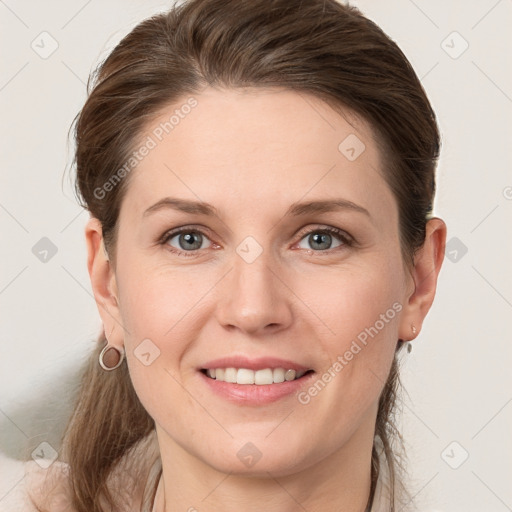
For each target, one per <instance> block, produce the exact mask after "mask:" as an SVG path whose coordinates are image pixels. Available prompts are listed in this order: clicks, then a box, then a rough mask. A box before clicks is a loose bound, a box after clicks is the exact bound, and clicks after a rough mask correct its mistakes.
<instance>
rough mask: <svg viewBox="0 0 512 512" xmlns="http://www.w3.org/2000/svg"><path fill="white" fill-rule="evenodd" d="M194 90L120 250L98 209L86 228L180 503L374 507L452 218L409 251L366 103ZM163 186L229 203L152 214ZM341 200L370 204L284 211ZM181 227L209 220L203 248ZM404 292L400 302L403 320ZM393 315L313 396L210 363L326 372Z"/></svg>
mask: <svg viewBox="0 0 512 512" xmlns="http://www.w3.org/2000/svg"><path fill="white" fill-rule="evenodd" d="M194 97H195V98H196V99H197V102H198V104H197V106H196V107H195V108H194V109H193V110H192V111H191V113H190V114H189V115H187V116H186V117H185V118H184V119H182V120H180V123H179V124H178V125H177V126H176V127H175V128H174V129H173V130H172V132H171V133H169V134H168V135H167V136H166V137H164V138H163V140H162V141H160V142H159V143H158V144H157V146H156V147H155V148H154V149H152V150H151V151H150V152H149V154H148V155H147V156H146V157H145V158H144V159H143V160H142V161H141V162H140V163H139V164H138V166H137V168H136V169H135V170H134V171H132V174H131V176H130V178H129V186H128V188H127V191H126V195H125V197H124V198H123V202H122V205H121V210H120V216H119V221H118V222H119V230H118V236H117V241H116V252H115V261H114V260H110V261H109V260H107V259H106V257H105V254H104V252H103V249H102V243H101V242H102V231H101V225H100V223H99V222H98V221H97V220H96V219H91V220H90V221H89V223H88V225H87V227H86V239H87V245H88V254H89V259H88V268H89V273H90V276H91V283H92V287H93V291H94V295H95V299H96V301H97V303H98V309H99V312H100V315H101V317H102V320H103V323H104V326H105V331H106V332H107V334H108V333H110V332H111V331H112V334H110V335H109V343H110V344H111V345H114V346H117V347H124V348H125V350H126V357H127V363H128V367H129V370H130V375H131V378H132V381H133V385H134V387H135V390H136V392H137V394H138V396H139V398H140V400H141V402H142V404H143V405H144V407H145V408H146V410H147V411H148V413H149V414H150V415H151V416H152V417H153V419H154V420H155V422H156V429H157V437H158V442H159V447H160V452H161V457H162V464H163V479H164V491H165V493H164V494H165V502H166V504H167V511H168V512H170V511H171V510H172V511H174V510H184V511H185V510H189V508H190V507H196V508H197V510H201V511H203V510H208V511H210V510H211V511H213V510H223V511H226V512H230V511H235V510H236V511H238V510H242V509H243V510H246V511H253V510H254V511H259V510H262V509H264V510H266V511H268V512H272V511H279V512H287V511H290V512H292V511H296V510H297V509H298V505H297V502H298V503H301V504H302V506H303V507H304V508H305V509H306V510H308V511H320V510H322V511H324V512H326V511H334V510H336V511H338V510H343V511H346V512H352V511H353V512H360V511H363V510H364V508H365V505H366V502H367V499H368V495H369V491H370V463H371V450H372V443H373V435H374V428H375V420H376V414H377V406H378V400H379V396H380V393H381V391H382V388H383V386H384V383H385V381H386V378H387V375H388V373H389V370H390V367H391V363H392V360H393V356H394V351H395V348H396V343H397V340H398V339H403V340H412V339H414V338H415V337H416V336H417V335H418V334H419V332H420V331H421V326H422V323H423V320H424V318H425V316H426V314H427V312H428V311H429V309H430V307H431V304H432V301H433V299H434V295H435V290H436V282H437V277H438V274H439V271H440V268H441V263H442V260H443V255H444V244H445V239H446V226H445V224H444V222H443V221H442V220H440V219H438V218H433V219H431V220H429V221H428V223H427V233H426V239H425V243H424V245H423V247H422V248H421V249H420V250H419V251H418V252H417V254H416V256H415V261H414V266H413V267H408V266H407V265H406V264H405V262H404V260H403V258H402V253H401V247H400V243H399V226H398V206H397V203H396V200H395V198H394V196H393V194H392V192H391V190H390V188H389V186H388V184H387V182H386V181H385V179H384V178H383V174H382V171H381V169H382V167H383V163H382V161H381V158H380V154H379V152H378V149H377V145H376V143H375V140H374V138H373V134H372V131H371V128H370V126H369V125H368V124H367V123H365V122H364V121H363V120H361V119H358V118H357V117H356V116H354V115H349V113H348V112H345V114H346V115H345V116H341V115H340V114H339V113H337V112H335V111H334V110H333V109H331V107H329V106H328V105H327V104H326V103H324V102H322V101H321V100H319V99H317V98H314V97H311V96H306V95H304V94H298V93H297V92H292V91H286V90H278V89H258V90H257V89H249V90H217V89H211V88H207V89H205V90H204V91H202V92H201V94H198V95H195V96H194ZM185 101H186V98H184V100H183V102H182V103H184V102H185ZM182 103H180V102H177V104H173V105H170V106H169V107H168V109H164V110H163V111H162V113H161V116H160V117H158V118H157V119H156V120H155V121H154V122H152V123H151V124H150V125H148V131H147V132H145V133H144V134H142V138H143V139H144V138H145V137H146V136H147V135H148V134H151V130H152V129H153V128H154V127H155V126H157V125H158V123H159V122H161V121H162V120H166V119H168V118H169V112H170V113H172V111H173V110H174V109H175V108H177V106H178V107H179V105H180V104H182ZM348 121H350V123H349V122H348ZM350 134H355V135H356V136H357V137H358V138H359V139H360V140H361V141H363V143H364V144H365V150H364V151H363V152H362V153H361V154H360V155H359V157H358V158H356V159H355V160H354V161H350V160H349V159H347V158H346V156H345V155H344V154H342V152H340V150H339V149H338V146H339V144H340V142H342V141H343V140H344V139H345V138H346V137H347V136H348V135H350ZM165 197H173V198H179V199H183V200H189V201H198V202H207V203H209V204H211V205H213V206H214V207H215V208H216V209H217V215H211V216H207V215H200V214H198V213H185V212H181V211H177V210H175V209H172V208H170V207H163V208H159V209H157V210H155V211H152V212H150V213H148V214H146V215H144V212H145V211H146V210H147V209H148V208H150V207H151V206H152V205H154V204H155V203H157V202H158V201H160V200H162V199H163V198H165ZM106 199H108V196H107V198H106ZM332 199H343V200H344V201H346V202H350V203H352V204H355V205H357V206H358V207H359V208H353V207H343V208H341V209H339V210H337V211H331V212H323V213H322V212H316V213H315V212H309V213H307V214H303V215H295V216H294V215H286V212H287V210H288V209H289V208H290V206H291V205H292V204H295V203H303V202H311V201H325V200H332ZM363 209H364V210H366V212H365V211H363ZM178 227H189V231H188V233H190V234H193V233H196V240H197V245H196V246H195V247H199V249H196V250H195V251H194V250H191V249H187V245H186V241H185V242H184V241H183V237H181V238H180V236H179V235H171V237H170V238H169V239H168V240H167V241H166V242H165V241H164V243H159V242H158V241H159V240H160V239H161V238H162V236H163V235H164V233H166V232H168V231H170V230H171V229H174V228H178ZM326 227H334V228H338V229H339V230H341V231H342V233H343V237H344V238H338V237H337V235H335V234H331V236H329V235H327V236H326V237H325V238H324V240H325V242H323V243H322V242H321V240H320V241H319V242H316V243H315V240H316V239H315V238H314V237H313V236H309V235H310V234H311V235H314V234H315V233H320V234H321V233H322V228H326ZM198 230H200V233H198ZM201 232H202V233H203V234H201ZM310 232H311V233H310ZM248 236H250V237H253V238H254V239H255V240H256V241H257V243H258V244H259V246H261V248H262V249H263V252H262V253H261V254H260V255H259V256H258V257H257V258H256V259H255V260H254V261H253V262H251V263H248V262H247V261H246V260H244V258H242V257H241V256H240V254H239V253H237V251H236V249H237V247H238V246H239V245H240V244H241V242H242V241H244V239H246V237H248ZM347 237H348V238H347ZM317 238H318V237H317ZM347 240H352V241H353V243H352V244H351V243H349V242H347ZM180 242H181V244H180ZM173 249H174V250H178V251H179V250H181V251H182V252H186V251H188V253H189V254H192V253H194V255H193V256H192V257H187V256H185V255H183V254H182V255H180V254H176V253H174V252H172V250H173ZM393 304H395V305H396V304H399V306H400V307H399V309H400V311H395V313H396V314H394V315H393V318H391V319H389V317H390V316H391V314H390V313H388V314H387V316H386V312H387V311H388V310H390V309H393ZM383 314H384V315H385V316H386V318H387V319H388V321H387V322H386V323H385V326H384V327H383V328H381V329H379V330H378V334H376V335H374V336H373V337H371V338H368V343H367V345H365V346H363V348H362V350H361V351H360V352H359V353H357V354H356V355H355V356H354V357H353V359H352V360H351V361H349V362H348V364H346V365H344V367H343V369H342V370H341V371H339V372H338V373H336V376H335V377H334V378H332V380H331V381H330V382H329V383H328V384H327V385H326V386H325V387H324V388H323V389H322V390H321V391H320V392H318V394H317V395H316V396H312V397H311V400H310V401H309V402H308V403H307V404H301V403H300V402H299V401H298V399H297V396H296V395H295V394H292V395H290V396H287V397H284V398H282V399H280V400H277V401H275V402H272V403H269V404H265V405H263V406H253V405H243V404H239V403H233V402H231V401H228V400H226V399H225V398H223V397H220V396H218V395H216V394H213V393H212V392H211V391H210V389H209V387H208V386H206V385H205V384H204V376H203V375H202V374H200V372H198V367H200V366H201V365H203V364H204V363H205V362H207V361H209V360H212V359H215V358H219V357H224V356H230V355H233V354H241V355H245V356H247V357H249V358H255V357H261V356H273V357H279V358H283V359H288V360H292V361H296V362H297V363H299V364H302V365H305V366H307V367H308V368H311V369H313V370H314V371H315V373H316V375H315V379H314V380H316V379H318V378H321V377H322V375H323V374H324V373H325V372H326V371H328V369H329V368H330V367H332V366H333V363H334V362H335V361H337V360H338V356H340V355H341V356H342V355H343V354H345V352H346V351H347V350H349V349H350V346H351V343H352V342H353V340H355V339H357V336H358V334H360V333H361V332H363V331H364V330H365V328H369V327H370V326H374V325H376V321H377V320H379V319H380V318H382V317H381V316H380V315H383ZM378 325H379V326H380V324H378ZM413 325H414V326H415V329H416V332H415V333H413V331H412V326H413ZM146 339H149V340H151V343H152V344H153V345H151V346H156V347H158V349H159V350H160V356H159V357H158V358H156V359H155V360H154V361H153V362H152V363H151V364H150V365H148V366H146V365H144V364H142V363H141V361H140V360H139V359H138V358H137V357H136V349H137V347H138V346H139V344H140V343H141V342H142V341H143V340H146ZM146 343H147V342H146ZM134 351H135V352H134ZM307 389H308V388H306V391H307ZM249 442H250V443H252V444H253V445H254V446H256V447H257V449H258V451H259V452H260V453H261V458H260V459H259V460H258V461H257V462H256V463H255V464H254V465H252V466H251V467H248V466H247V465H245V464H244V463H243V462H242V461H241V460H240V459H239V457H238V456H237V453H238V452H239V450H240V449H241V448H242V447H243V446H244V445H246V443H249ZM227 475H229V476H227ZM299 508H300V507H299ZM162 511H163V508H162V509H161V510H159V512H162Z"/></svg>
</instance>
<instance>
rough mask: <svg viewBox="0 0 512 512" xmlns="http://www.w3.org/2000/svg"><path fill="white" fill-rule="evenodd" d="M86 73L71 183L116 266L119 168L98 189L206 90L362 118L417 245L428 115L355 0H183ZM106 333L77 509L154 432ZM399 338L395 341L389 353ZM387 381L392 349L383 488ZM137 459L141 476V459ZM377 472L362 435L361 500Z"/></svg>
mask: <svg viewBox="0 0 512 512" xmlns="http://www.w3.org/2000/svg"><path fill="white" fill-rule="evenodd" d="M94 78H95V80H94V87H93V88H92V90H90V91H89V97H88V99H87V101H86V103H85V105H84V107H83V109H82V110H81V112H80V113H79V115H78V116H77V118H76V120H75V123H76V124H75V139H76V154H75V163H76V169H77V193H78V196H79V198H80V201H81V204H82V205H83V206H84V207H85V208H87V209H88V210H89V211H90V213H91V215H92V216H94V217H96V218H98V219H99V220H100V221H101V224H102V227H103V235H104V238H105V245H106V248H107V250H108V252H109V255H110V259H111V261H112V263H113V264H114V265H115V242H116V228H117V221H118V215H119V210H120V205H121V201H122V198H123V195H124V191H125V190H126V187H127V186H128V185H129V183H130V175H129V174H128V175H126V177H124V178H123V179H122V180H121V182H120V183H119V184H117V186H114V187H111V190H110V189H109V190H108V193H107V194H106V195H105V194H103V193H102V194H98V190H103V191H104V189H102V187H103V185H104V184H105V183H107V182H108V181H109V179H111V178H112V176H114V175H115V174H116V172H118V171H119V169H120V168H122V167H123V165H124V163H125V162H126V161H127V160H128V159H129V157H130V153H131V152H133V150H134V148H135V147H136V144H137V143H138V142H139V140H140V138H141V137H143V135H144V130H145V129H146V127H147V126H148V123H149V122H150V121H151V120H153V119H154V118H156V116H157V115H158V114H159V113H161V111H162V109H163V108H164V107H166V106H168V105H170V104H172V103H173V102H176V101H178V100H180V99H181V98H183V97H186V95H193V94H198V93H199V92H200V91H201V90H202V89H203V88H204V87H205V86H214V87H226V88H241V87H244V88H245V87H279V88H285V89H289V90H294V91H297V92H299V93H304V94H310V95H313V96H316V97H318V98H320V99H322V100H324V101H326V102H328V103H329V104H330V105H331V106H332V107H333V108H336V109H339V111H340V112H341V113H342V112H353V113H355V114H357V115H359V116H360V117H362V118H363V119H364V120H366V121H367V122H368V123H369V124H370V126H371V128H372V129H373V132H374V134H375V136H376V142H377V143H378V145H379V148H380V150H381V155H382V161H383V167H384V169H383V175H384V177H385V179H386V180H387V182H388V184H389V186H390V188H391V190H392V191H393V193H394V196H395V198H396V200H397V204H398V209H399V222H400V240H401V249H402V254H403V256H404V262H405V264H407V265H410V264H411V262H412V261H413V258H414V253H415V252H416V250H417V249H418V248H420V247H421V246H422V244H423V242H424V239H425V227H426V222H427V220H428V218H429V216H430V215H431V213H432V202H433V197H434V191H435V168H436V164H437V159H438V155H439V150H440V137H439V132H438V128H437V123H436V118H435V114H434V112H433V110H432V108H431V106H430V103H429V101H428V99H427V96H426V94H425V92H424V90H423V88H422V86H421V83H420V81H419V79H418V78H417V76H416V74H415V72H414V70H413V69H412V67H411V65H410V63H409V62H408V60H407V58H406V57H405V55H404V54H403V53H402V51H401V50H400V49H399V48H398V46H397V45H396V44H395V43H394V42H393V41H392V40H391V39H390V38H389V37H388V36H387V35H386V34H385V33H384V32H383V31H382V30H381V29H380V28H379V27H378V26H377V25H376V24H375V23H373V22H372V21H370V20H369V19H367V18H365V17H364V16H363V15H362V14H361V13H360V12H359V10H358V9H356V8H355V7H350V6H345V5H343V4H341V3H338V2H336V1H335V0H308V2H303V1H300V0H189V1H187V2H185V3H183V4H180V5H179V6H175V7H173V8H172V9H171V10H170V11H169V12H167V13H163V14H158V15H156V16H153V17H151V18H149V19H147V20H145V21H143V22H142V23H140V24H139V25H138V26H136V27H135V28H134V29H133V30H132V31H131V32H130V33H129V34H128V35H127V36H126V37H125V38H124V39H123V40H122V41H121V42H120V43H119V44H118V45H117V47H116V48H115V49H114V50H113V51H112V52H111V53H110V55H109V56H108V57H107V59H106V60H105V61H104V63H103V64H102V65H100V66H99V67H98V69H97V70H96V73H95V75H94ZM104 343H105V337H104V336H101V337H100V339H99V340H98V346H97V348H96V350H95V351H94V352H93V353H92V354H91V358H90V361H89V363H88V365H87V368H86V370H85V372H84V374H83V377H82V382H81V387H80V391H79V394H78V397H77V401H76V405H75V410H74V413H73V415H72V417H71V418H70V420H69V423H68V425H67V428H66V431H65V434H64V438H63V445H62V449H63V452H62V457H63V460H65V461H66V462H68V463H69V466H70V481H71V484H72V501H73V506H74V507H75V509H76V511H77V512H106V511H107V510H108V511H111V510H121V508H120V505H119V504H118V501H117V498H116V497H115V496H114V495H113V492H111V491H112V489H109V488H108V486H107V481H108V478H109V476H111V475H112V474H113V473H114V470H115V468H116V467H117V465H118V464H119V461H120V460H121V459H122V458H123V457H124V456H125V455H126V454H127V453H128V452H129V450H130V449H132V448H133V447H134V446H136V444H137V443H138V442H139V441H141V440H143V439H145V438H147V436H148V435H149V434H150V433H151V432H152V431H153V430H154V423H153V420H152V418H150V416H149V415H148V414H147V412H146V411H145V409H144V408H143V406H142V405H141V403H140V402H139V400H138V398H137V395H136V393H135V391H134V389H133V387H132V383H131V381H130V376H129V373H128V370H127V366H126V361H125V362H123V364H122V366H121V367H120V368H118V369H117V370H115V371H113V372H105V371H104V370H103V369H102V368H101V367H100V366H99V364H98V361H97V358H98V354H99V352H100V350H101V348H102V347H103V345H104ZM401 347H402V341H401V340H398V342H397V353H398V352H399V351H400V349H401ZM398 385H399V378H398V362H397V358H396V356H395V360H394V362H393V365H392V368H391V372H390V374H389V377H388V380H387V382H386V384H385V386H384V389H383V392H382V394H381V397H380V402H379V410H378V415H377V421H376V429H375V434H376V440H377V439H380V441H382V447H383V451H384V455H385V463H386V464H387V466H388V467H387V469H388V470H389V475H390V478H391V484H392V485H391V489H392V490H393V489H395V488H396V485H395V484H396V483H398V482H399V480H400V479H399V469H400V463H399V461H398V459H397V456H396V453H397V452H398V451H399V450H395V449H394V442H395V441H399V442H398V445H399V447H400V446H401V443H400V439H401V438H400V434H399V433H398V432H397V429H396V427H395V424H394V420H393V416H394V414H393V412H394V405H395V397H396V394H397V389H398ZM140 464H141V467H140V468H139V471H140V474H144V471H146V470H147V467H143V461H140ZM381 470H382V468H381V458H379V454H378V450H377V445H376V444H374V449H373V453H372V490H371V496H370V500H371V499H372V497H373V493H374V490H375V485H376V482H377V478H378V475H379V472H380V471H381ZM395 480H397V482H396V483H395ZM392 501H393V503H395V500H394V499H393V500H392ZM394 510H396V508H395V505H394V504H392V505H391V508H390V512H393V511H394Z"/></svg>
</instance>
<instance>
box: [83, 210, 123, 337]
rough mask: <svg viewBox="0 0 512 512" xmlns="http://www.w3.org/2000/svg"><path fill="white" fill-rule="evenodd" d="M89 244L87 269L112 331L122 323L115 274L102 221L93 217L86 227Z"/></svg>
mask: <svg viewBox="0 0 512 512" xmlns="http://www.w3.org/2000/svg"><path fill="white" fill-rule="evenodd" d="M85 239H86V245H87V269H88V271H89V277H90V280H91V286H92V290H93V294H94V299H95V301H96V305H97V307H98V312H99V314H100V316H101V319H102V321H103V325H104V326H105V330H106V331H108V332H110V331H111V330H112V327H113V325H114V324H115V323H118V324H119V323H120V312H119V307H118V300H117V297H116V293H117V286H116V282H115V279H116V278H115V274H114V271H113V268H112V265H111V262H110V260H109V256H108V253H107V251H106V249H105V245H104V241H103V230H102V226H101V223H100V221H99V220H98V219H96V218H91V219H90V220H89V222H88V223H87V225H86V227H85Z"/></svg>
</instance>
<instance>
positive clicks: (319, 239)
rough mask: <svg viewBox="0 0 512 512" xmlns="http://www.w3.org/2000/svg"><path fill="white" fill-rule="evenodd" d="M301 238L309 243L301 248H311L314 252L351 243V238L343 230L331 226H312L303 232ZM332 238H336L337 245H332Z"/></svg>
mask: <svg viewBox="0 0 512 512" xmlns="http://www.w3.org/2000/svg"><path fill="white" fill-rule="evenodd" d="M303 235H305V236H303V238H302V239H301V242H302V241H303V240H305V241H306V243H309V244H310V247H302V246H300V245H299V247H300V248H301V249H311V248H312V249H313V250H315V252H325V251H327V250H330V249H336V248H337V247H341V246H349V247H350V246H351V245H353V240H352V239H351V237H350V236H349V235H347V234H346V233H345V232H344V231H342V230H341V229H338V228H333V227H323V228H314V229H310V230H309V231H306V233H303ZM333 238H335V239H338V240H339V243H338V245H336V246H334V247H332V242H333Z"/></svg>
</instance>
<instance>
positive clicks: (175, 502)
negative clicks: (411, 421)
mask: <svg viewBox="0 0 512 512" xmlns="http://www.w3.org/2000/svg"><path fill="white" fill-rule="evenodd" d="M157 435H158V441H159V445H160V453H161V458H162V470H163V474H162V479H163V480H162V482H161V485H160V492H159V494H160V497H159V498H157V501H156V506H155V509H154V510H155V512H174V511H176V510H184V511H189V512H197V511H199V510H201V511H205V512H206V511H216V510H222V511H223V512H235V511H237V512H238V511H239V510H244V511H247V512H253V511H254V512H259V511H261V510H265V511H266V512H296V511H297V510H299V509H300V510H308V511H315V510H322V512H330V511H333V512H334V511H336V512H340V511H342V512H364V511H365V510H366V507H367V503H368V497H369V495H370V487H371V452H372V446H373V428H368V429H366V431H363V430H359V431H357V432H356V433H355V434H354V435H353V436H352V438H351V439H350V440H349V442H348V443H346V444H345V445H344V446H343V447H342V448H340V449H339V450H337V451H336V452H334V453H331V454H330V455H328V456H327V457H325V458H323V459H322V460H320V461H317V462H316V463H314V464H312V465H310V466H308V467H304V468H302V469H300V470H298V471H295V472H293V473H291V474H284V475H276V474H274V473H271V472H265V474H263V475H258V476H247V475H239V474H235V473H223V472H221V471H218V470H216V469H215V468H213V467H212V466H210V465H208V464H206V463H205V462H204V461H202V460H200V459H198V458H197V457H195V456H194V455H192V454H190V453H189V452H187V451H185V450H184V449H183V448H182V447H181V446H179V445H178V444H176V443H175V442H174V441H173V440H172V439H171V438H170V437H169V436H168V435H167V434H166V433H165V432H164V431H162V430H160V429H159V428H158V426H157ZM162 491H163V492H162Z"/></svg>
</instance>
